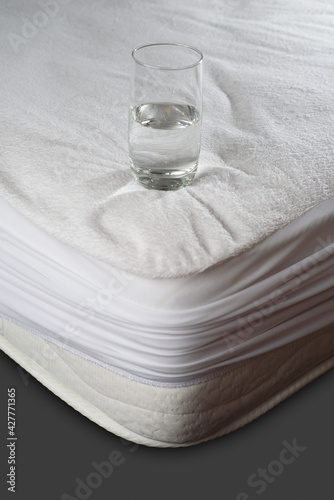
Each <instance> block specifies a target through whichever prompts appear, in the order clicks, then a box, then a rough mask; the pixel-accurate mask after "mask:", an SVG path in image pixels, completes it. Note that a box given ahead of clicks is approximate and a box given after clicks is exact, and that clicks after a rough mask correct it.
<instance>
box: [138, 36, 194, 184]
mask: <svg viewBox="0 0 334 500" xmlns="http://www.w3.org/2000/svg"><path fill="white" fill-rule="evenodd" d="M202 60H203V55H202V53H201V52H200V51H199V50H198V49H195V48H193V47H188V46H186V45H181V44H176V43H160V44H150V45H143V46H141V47H138V48H136V49H134V50H133V52H132V70H131V90H130V109H129V157H130V164H131V169H132V172H133V174H134V176H135V178H136V179H137V180H138V181H139V182H141V183H142V184H143V185H144V186H145V187H146V188H149V189H160V190H166V191H167V190H172V189H178V188H180V187H182V186H186V185H188V184H189V183H190V182H191V181H192V180H193V178H194V177H195V174H196V170H197V165H198V159H199V153H200V147H201V124H202Z"/></svg>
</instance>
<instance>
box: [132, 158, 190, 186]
mask: <svg viewBox="0 0 334 500" xmlns="http://www.w3.org/2000/svg"><path fill="white" fill-rule="evenodd" d="M131 170H132V174H133V175H134V177H135V179H137V181H138V182H140V184H142V185H143V186H144V187H145V188H146V189H158V190H160V191H175V190H176V189H180V188H182V187H185V186H188V185H189V184H190V183H191V182H192V181H193V179H194V177H195V175H196V171H197V164H196V165H195V167H194V168H193V169H192V170H191V171H189V172H187V173H186V174H183V175H178V173H177V172H169V173H166V172H155V173H152V172H149V173H147V171H140V170H138V169H135V168H133V167H131Z"/></svg>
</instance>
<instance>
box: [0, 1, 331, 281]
mask: <svg viewBox="0 0 334 500" xmlns="http://www.w3.org/2000/svg"><path fill="white" fill-rule="evenodd" d="M0 28H1V41H0V60H1V67H2V71H1V74H0V81H1V84H0V134H1V138H2V139H1V144H0V153H1V160H0V195H1V196H3V198H4V199H5V200H7V201H8V202H9V203H10V204H11V205H12V206H14V207H15V208H16V209H17V210H19V211H20V212H21V213H22V214H24V215H25V216H26V217H27V218H29V219H30V220H32V221H33V222H34V223H35V224H37V225H38V226H39V227H40V228H42V229H44V230H45V231H47V232H48V233H49V234H51V235H53V236H55V237H56V238H58V239H59V240H60V241H62V242H63V243H66V244H68V245H70V246H72V247H74V248H76V249H77V250H80V251H82V252H84V253H86V254H88V255H91V256H93V257H95V258H97V259H100V260H103V261H104V262H107V263H109V264H111V265H113V266H115V267H118V268H120V269H124V270H126V271H128V272H131V273H133V274H137V275H140V276H142V277H147V278H166V277H168V278H173V277H179V276H186V275H190V274H194V273H198V272H200V271H202V270H204V269H206V268H209V267H210V266H212V265H215V264H218V263H220V262H222V261H224V260H226V259H228V258H230V257H232V256H234V255H237V254H240V253H241V252H243V251H244V250H245V249H248V248H251V247H253V246H254V245H255V244H256V243H258V242H259V241H261V240H263V239H264V238H265V237H266V236H268V235H270V234H272V233H273V232H275V231H277V230H278V229H280V228H282V227H284V226H285V225H287V224H288V223H289V222H291V221H292V220H294V219H296V218H298V217H299V216H300V215H302V214H303V213H305V212H306V211H308V210H309V209H310V208H312V207H313V206H315V205H317V204H319V203H320V202H321V201H323V200H325V199H328V198H329V197H330V196H331V195H332V194H333V193H334V168H333V146H334V119H333V116H334V113H333V110H334V94H333V87H334V85H333V83H334V66H333V56H334V4H330V3H328V2H322V1H317V2H315V1H309V0H306V1H305V2H300V1H297V0H294V1H290V0H289V1H288V0H280V1H271V2H265V1H264V0H252V1H243V0H239V1H232V0H220V1H219V0H210V1H208V2H201V1H200V0H195V1H194V0H185V1H184V2H182V3H180V2H179V1H177V0H166V1H165V2H163V3H161V2H154V1H148V0H145V1H143V2H137V1H132V0H127V1H122V2H106V1H103V0H97V1H94V2H88V3H81V2H78V1H76V0H73V1H64V0H62V1H61V0H52V1H47V0H44V1H40V2H39V3H38V4H35V3H30V2H24V1H23V0H13V1H11V2H4V3H2V4H1V6H0ZM163 41H165V42H167V41H171V42H178V43H186V44H189V45H193V46H196V47H198V48H199V49H200V50H201V51H202V52H203V53H204V103H203V104H204V113H203V136H202V139H203V140H202V151H201V156H200V163H199V170H198V173H197V176H196V178H195V180H194V182H193V183H192V184H191V185H190V186H189V187H187V188H184V189H181V190H179V191H176V192H159V191H148V190H145V189H144V188H143V187H141V186H139V185H138V184H137V183H136V182H135V181H134V180H133V179H132V175H131V173H130V168H129V160H128V153H127V108H128V88H129V83H128V82H129V66H130V53H131V50H132V49H133V48H134V47H135V46H138V45H141V44H144V43H155V42H163Z"/></svg>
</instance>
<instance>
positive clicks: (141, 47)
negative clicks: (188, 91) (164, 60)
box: [131, 42, 203, 71]
mask: <svg viewBox="0 0 334 500" xmlns="http://www.w3.org/2000/svg"><path fill="white" fill-rule="evenodd" d="M164 45H165V46H166V45H167V46H172V47H183V48H184V49H189V50H192V51H193V52H196V53H197V54H198V56H199V59H198V61H196V62H194V63H192V64H188V65H186V66H180V67H167V66H158V65H156V64H147V63H144V62H142V61H140V60H139V59H137V58H136V52H137V51H139V50H141V49H145V48H147V47H159V46H160V47H161V46H164ZM131 55H132V57H133V59H134V61H135V62H136V63H137V64H140V65H141V66H144V67H146V68H151V69H159V70H168V71H182V70H184V69H190V68H195V66H198V65H199V64H200V63H201V62H202V60H203V54H202V52H201V51H200V50H199V49H196V48H195V47H191V46H190V45H185V44H183V43H167V42H166V43H164V42H162V43H147V44H145V45H140V46H139V47H136V48H135V49H133V51H132V53H131Z"/></svg>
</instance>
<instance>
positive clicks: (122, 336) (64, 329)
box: [0, 198, 334, 387]
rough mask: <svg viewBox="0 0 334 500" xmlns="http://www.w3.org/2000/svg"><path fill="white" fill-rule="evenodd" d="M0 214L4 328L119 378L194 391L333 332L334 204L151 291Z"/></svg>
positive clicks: (155, 283) (2, 205)
mask: <svg viewBox="0 0 334 500" xmlns="http://www.w3.org/2000/svg"><path fill="white" fill-rule="evenodd" d="M0 212H1V214H3V217H2V218H1V219H0V317H1V316H2V317H4V318H6V319H10V320H11V321H12V322H13V321H14V322H15V323H16V324H18V325H21V326H23V327H24V328H25V329H26V330H27V329H28V330H30V331H31V332H33V333H35V334H36V336H38V337H40V338H42V339H45V340H47V341H51V342H53V343H56V344H57V345H58V346H60V347H62V348H63V350H65V351H71V352H72V353H75V354H77V355H79V356H80V357H81V358H85V359H86V360H91V361H93V362H94V363H98V364H99V365H101V366H103V367H106V368H108V369H109V370H112V371H113V372H116V373H119V374H122V375H126V377H127V378H132V379H135V380H139V381H141V382H145V383H146V384H147V383H149V384H153V385H160V386H163V385H167V386H173V387H176V386H178V387H180V386H184V385H188V384H194V383H198V382H199V381H200V380H206V379H207V378H209V377H211V376H213V375H217V374H220V373H223V372H225V371H228V370H230V369H231V368H234V367H236V366H238V365H239V364H243V363H248V362H249V361H250V360H252V359H254V357H256V356H259V355H262V354H264V353H268V352H270V351H273V350H274V349H276V348H278V347H280V346H284V345H286V344H290V343H291V342H294V341H296V340H298V339H302V338H305V337H306V336H307V335H308V334H310V333H313V332H314V331H315V330H318V329H319V328H324V327H328V325H331V324H334V307H333V303H334V273H333V269H334V234H333V227H334V198H332V199H329V200H326V201H325V202H322V203H321V204H319V205H317V207H315V208H313V209H312V210H310V211H308V212H307V213H306V214H304V215H303V216H301V217H300V218H299V219H296V220H295V221H293V222H292V223H290V224H288V225H287V226H285V228H283V229H281V230H279V231H277V232H275V233H274V234H273V235H271V236H269V237H268V238H267V239H266V240H264V241H263V242H261V243H259V244H257V245H256V246H255V247H254V248H252V249H250V250H248V251H247V252H244V253H243V254H241V255H239V256H237V257H234V258H233V259H232V260H231V261H227V262H223V263H222V264H220V265H218V266H215V267H214V268H212V269H208V270H206V271H204V272H202V273H199V274H196V275H192V276H187V277H183V278H178V279H175V278H174V279H156V280H151V279H147V278H142V277H138V276H134V275H131V274H129V273H127V272H120V271H119V270H117V269H115V268H112V267H111V266H109V265H107V264H105V263H103V262H101V261H98V260H96V259H92V258H90V257H88V256H85V255H83V254H80V253H79V252H77V251H76V250H74V249H72V248H71V247H68V246H67V245H65V244H63V243H61V242H59V241H57V240H56V239H55V238H53V237H52V236H50V235H48V234H47V233H45V232H44V231H43V230H41V229H40V228H38V227H37V226H35V225H34V224H33V223H31V222H30V221H27V219H26V218H25V217H24V216H22V215H21V214H20V213H18V212H17V211H16V210H15V209H13V208H12V207H11V206H10V205H8V203H7V202H5V201H4V200H1V198H0ZM29 342H31V340H30V341H29Z"/></svg>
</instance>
